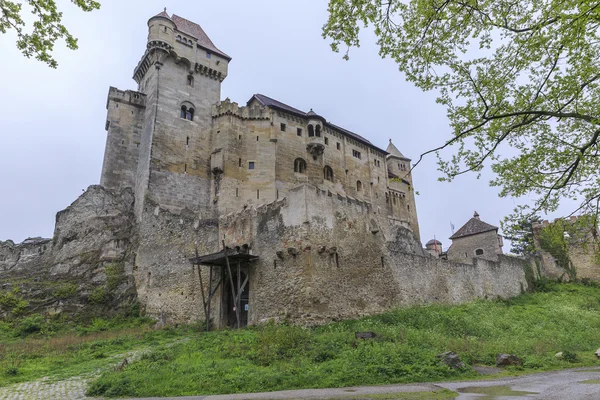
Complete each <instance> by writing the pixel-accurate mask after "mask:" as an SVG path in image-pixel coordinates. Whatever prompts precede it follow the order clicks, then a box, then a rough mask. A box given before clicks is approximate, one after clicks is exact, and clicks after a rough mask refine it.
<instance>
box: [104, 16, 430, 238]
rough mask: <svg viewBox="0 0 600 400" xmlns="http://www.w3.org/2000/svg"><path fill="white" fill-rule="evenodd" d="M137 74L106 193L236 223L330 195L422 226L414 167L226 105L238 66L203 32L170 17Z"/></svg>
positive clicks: (119, 124)
mask: <svg viewBox="0 0 600 400" xmlns="http://www.w3.org/2000/svg"><path fill="white" fill-rule="evenodd" d="M148 28H149V34H148V44H147V49H146V52H145V53H144V55H143V56H142V60H141V61H140V62H139V64H138V66H137V67H136V68H135V71H134V75H133V77H134V79H135V81H136V82H137V83H138V91H137V92H133V91H121V90H118V89H115V88H110V91H109V95H108V102H107V109H108V116H107V122H106V129H107V131H108V139H107V144H106V151H105V157H104V165H103V168H102V177H101V181H100V184H101V185H102V186H104V187H106V188H109V189H113V190H120V189H122V188H125V187H132V188H135V194H136V204H137V205H138V209H137V211H138V213H139V211H140V210H141V208H142V207H143V198H144V196H145V195H146V194H149V195H150V196H151V197H152V198H153V199H154V200H155V201H156V202H157V203H158V204H160V205H161V207H165V208H167V209H169V210H172V211H175V212H179V211H181V210H182V209H184V208H187V209H189V210H191V211H193V212H197V213H199V214H200V215H202V216H203V217H211V216H213V217H214V216H219V215H225V214H228V213H231V212H237V211H239V210H242V209H243V208H244V207H252V206H256V205H258V204H264V203H269V202H272V201H275V200H277V199H282V198H285V197H286V196H287V194H288V193H289V191H290V190H291V189H293V188H295V187H297V186H298V185H301V184H309V185H314V186H319V187H320V188H322V189H323V190H328V191H330V192H332V193H336V194H340V195H343V196H349V197H351V198H353V199H356V200H357V201H361V202H365V203H368V204H370V206H371V207H372V209H373V210H374V213H376V214H377V215H381V216H384V217H385V218H389V219H390V220H392V221H393V223H395V224H398V225H403V226H406V227H407V228H409V229H410V230H411V231H413V232H414V233H415V234H416V235H417V237H418V234H419V227H418V222H417V212H416V207H415V199H414V190H413V189H412V178H411V174H410V172H409V171H410V160H409V159H408V158H406V157H404V156H403V155H402V153H400V151H398V149H397V148H396V147H395V146H394V145H393V144H392V143H391V140H390V145H389V146H388V148H387V150H385V151H384V150H383V149H380V148H378V147H377V146H375V145H373V144H372V143H371V142H369V141H368V140H367V139H365V138H364V137H362V136H360V135H358V134H356V133H353V132H350V131H348V130H346V129H344V128H342V127H339V126H336V125H334V124H332V123H330V122H328V121H327V120H326V119H325V118H324V117H322V116H320V115H318V114H317V113H315V112H314V111H312V110H310V111H309V112H304V111H300V110H298V109H296V108H294V107H290V106H288V105H286V104H284V103H282V102H279V101H277V100H274V99H272V98H270V97H267V96H265V95H262V94H256V95H254V96H252V98H250V99H249V100H248V102H247V105H246V106H244V107H239V106H238V104H236V103H233V102H231V101H229V100H225V101H220V93H221V82H222V81H223V80H224V79H225V78H226V77H227V69H228V64H229V62H230V61H231V57H229V56H228V55H227V54H225V53H224V52H222V51H221V50H219V49H218V48H217V47H216V46H215V45H214V44H213V42H212V41H211V40H210V38H209V37H208V36H207V35H206V33H205V32H204V31H203V30H202V28H201V27H200V26H199V25H197V24H195V23H193V22H190V21H188V20H186V19H184V18H181V17H179V16H177V15H173V16H169V15H168V14H167V13H166V11H163V12H161V13H160V14H158V15H156V16H154V17H152V18H151V19H150V20H149V21H148Z"/></svg>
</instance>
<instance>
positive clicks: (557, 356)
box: [554, 351, 563, 358]
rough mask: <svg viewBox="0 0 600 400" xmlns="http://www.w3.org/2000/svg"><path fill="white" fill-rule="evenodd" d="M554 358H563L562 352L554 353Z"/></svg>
mask: <svg viewBox="0 0 600 400" xmlns="http://www.w3.org/2000/svg"><path fill="white" fill-rule="evenodd" d="M554 357H556V358H563V352H562V351H559V352H558V353H556V354H555V355H554Z"/></svg>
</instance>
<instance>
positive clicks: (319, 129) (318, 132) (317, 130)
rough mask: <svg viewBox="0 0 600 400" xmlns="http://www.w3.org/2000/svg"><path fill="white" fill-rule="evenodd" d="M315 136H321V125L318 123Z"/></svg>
mask: <svg viewBox="0 0 600 400" xmlns="http://www.w3.org/2000/svg"><path fill="white" fill-rule="evenodd" d="M315 136H316V137H321V125H317V127H316V128H315Z"/></svg>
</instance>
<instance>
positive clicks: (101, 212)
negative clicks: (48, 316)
mask: <svg viewBox="0 0 600 400" xmlns="http://www.w3.org/2000/svg"><path fill="white" fill-rule="evenodd" d="M136 246H137V239H136V235H135V231H134V217H133V193H132V191H131V189H126V190H124V191H122V192H121V193H114V192H112V191H109V190H107V189H104V188H103V187H101V186H90V187H89V188H88V190H87V191H86V192H85V193H83V194H82V195H81V196H80V197H79V198H78V199H77V200H76V201H75V202H74V203H73V204H71V205H70V206H69V207H67V208H66V209H65V210H63V211H61V212H59V213H58V214H57V216H56V228H55V231H54V237H53V238H52V239H40V238H38V239H28V240H26V241H25V242H23V243H21V244H14V243H12V242H11V241H7V242H1V243H0V282H2V284H1V286H0V290H2V291H4V292H13V293H19V295H18V296H21V297H23V299H24V300H26V301H27V302H29V307H28V312H30V311H35V312H42V313H58V312H63V311H64V312H67V313H68V314H70V315H71V316H73V315H77V314H80V313H84V314H86V315H96V314H110V313H115V312H121V311H123V310H124V309H127V308H128V307H131V305H132V304H133V302H134V301H135V297H136V296H135V286H134V280H133V275H132V270H133V254H134V249H135V247H136ZM0 309H1V310H0V314H3V315H9V314H10V313H11V312H12V311H13V310H12V309H10V307H4V308H3V307H2V305H0Z"/></svg>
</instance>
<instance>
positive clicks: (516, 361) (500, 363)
mask: <svg viewBox="0 0 600 400" xmlns="http://www.w3.org/2000/svg"><path fill="white" fill-rule="evenodd" d="M509 365H523V361H522V360H521V359H520V358H519V357H517V356H515V355H514V354H498V355H497V356H496V367H506V366H509Z"/></svg>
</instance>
